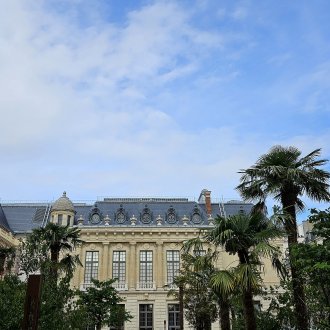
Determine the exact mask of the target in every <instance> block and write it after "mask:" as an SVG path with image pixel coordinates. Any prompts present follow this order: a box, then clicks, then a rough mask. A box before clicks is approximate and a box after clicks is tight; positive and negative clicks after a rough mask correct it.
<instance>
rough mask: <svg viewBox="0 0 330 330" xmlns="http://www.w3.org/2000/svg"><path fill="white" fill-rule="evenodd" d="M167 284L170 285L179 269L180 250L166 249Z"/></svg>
mask: <svg viewBox="0 0 330 330" xmlns="http://www.w3.org/2000/svg"><path fill="white" fill-rule="evenodd" d="M166 261H167V284H168V285H171V284H172V283H173V281H174V278H175V276H177V275H178V273H179V270H180V251H176V250H172V251H166Z"/></svg>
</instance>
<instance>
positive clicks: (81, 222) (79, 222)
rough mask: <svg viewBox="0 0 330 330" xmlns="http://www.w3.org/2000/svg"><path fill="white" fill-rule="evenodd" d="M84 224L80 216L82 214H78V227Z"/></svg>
mask: <svg viewBox="0 0 330 330" xmlns="http://www.w3.org/2000/svg"><path fill="white" fill-rule="evenodd" d="M83 223H84V218H83V216H82V214H80V216H79V218H78V226H82V225H83Z"/></svg>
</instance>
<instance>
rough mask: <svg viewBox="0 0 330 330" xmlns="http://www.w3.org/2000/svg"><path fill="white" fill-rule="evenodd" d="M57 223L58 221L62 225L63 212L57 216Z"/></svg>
mask: <svg viewBox="0 0 330 330" xmlns="http://www.w3.org/2000/svg"><path fill="white" fill-rule="evenodd" d="M57 223H58V225H59V226H62V224H63V214H59V215H58V216H57Z"/></svg>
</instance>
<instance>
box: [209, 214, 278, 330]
mask: <svg viewBox="0 0 330 330" xmlns="http://www.w3.org/2000/svg"><path fill="white" fill-rule="evenodd" d="M282 235H283V233H282V231H281V230H280V229H279V228H277V227H276V226H275V225H274V224H273V223H272V222H271V221H270V220H268V219H266V217H265V216H264V215H263V214H261V213H260V212H257V213H254V214H249V215H245V214H239V215H234V216H229V217H227V218H225V217H217V218H216V219H215V226H214V228H213V229H211V230H209V231H208V232H207V233H206V235H205V239H206V240H207V241H208V242H210V243H213V244H215V245H216V246H223V247H224V248H225V251H226V252H228V253H229V254H235V255H237V256H238V262H239V264H238V266H237V267H236V268H235V269H234V271H233V272H232V273H225V272H222V273H219V274H218V276H216V277H214V278H213V286H214V287H215V288H219V289H221V290H223V291H229V289H231V287H232V286H233V283H236V285H239V286H240V288H241V291H242V304H243V307H244V318H245V324H246V329H247V330H255V329H256V326H257V324H256V316H255V310H254V303H253V294H254V293H255V292H256V290H257V289H258V288H259V287H260V285H261V283H262V279H261V275H260V266H261V265H262V262H261V257H270V258H272V259H273V261H275V260H276V261H277V257H278V253H279V251H278V249H277V248H276V247H275V246H273V245H271V244H270V243H269V241H270V240H271V239H276V238H278V237H281V236H282ZM226 286H227V288H226Z"/></svg>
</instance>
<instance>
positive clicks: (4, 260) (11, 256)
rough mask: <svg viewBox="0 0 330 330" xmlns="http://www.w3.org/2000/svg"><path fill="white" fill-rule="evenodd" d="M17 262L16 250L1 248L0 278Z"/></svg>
mask: <svg viewBox="0 0 330 330" xmlns="http://www.w3.org/2000/svg"><path fill="white" fill-rule="evenodd" d="M14 260H15V248H14V247H5V246H0V278H1V277H2V276H3V274H4V272H5V271H6V270H10V269H11V268H12V266H13V264H14Z"/></svg>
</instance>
